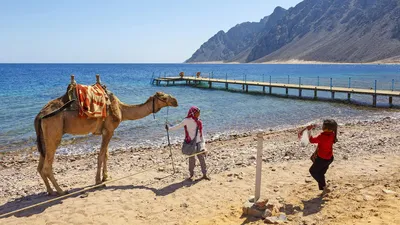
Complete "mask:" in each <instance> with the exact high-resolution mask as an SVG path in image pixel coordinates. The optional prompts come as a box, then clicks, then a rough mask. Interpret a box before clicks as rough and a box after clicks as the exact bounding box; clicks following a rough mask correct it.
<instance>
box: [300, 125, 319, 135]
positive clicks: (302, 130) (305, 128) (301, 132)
mask: <svg viewBox="0 0 400 225" xmlns="http://www.w3.org/2000/svg"><path fill="white" fill-rule="evenodd" d="M316 126H317V125H315V124H311V125H308V126H306V127H304V128H303V129H301V130H300V131H299V132H298V133H297V137H298V138H301V135H302V134H303V132H304V131H305V130H311V129H314V128H315V127H316ZM308 135H309V136H310V135H311V132H310V133H308Z"/></svg>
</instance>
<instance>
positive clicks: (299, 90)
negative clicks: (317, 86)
mask: <svg viewBox="0 0 400 225" xmlns="http://www.w3.org/2000/svg"><path fill="white" fill-rule="evenodd" d="M301 91H302V90H301V89H299V97H300V98H301Z"/></svg>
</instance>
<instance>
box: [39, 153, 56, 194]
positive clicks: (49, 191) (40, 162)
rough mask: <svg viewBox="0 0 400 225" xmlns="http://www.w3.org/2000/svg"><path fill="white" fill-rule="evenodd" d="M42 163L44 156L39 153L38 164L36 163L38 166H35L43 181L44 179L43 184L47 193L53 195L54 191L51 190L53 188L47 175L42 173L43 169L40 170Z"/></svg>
mask: <svg viewBox="0 0 400 225" xmlns="http://www.w3.org/2000/svg"><path fill="white" fill-rule="evenodd" d="M43 164H44V157H43V156H41V155H40V158H39V165H38V167H37V171H38V172H39V174H40V176H41V177H42V179H43V181H44V184H45V185H46V190H47V193H48V194H49V195H53V194H54V191H53V189H52V188H51V187H50V184H49V180H48V179H47V177H46V176H45V175H44V173H43V171H42V169H43Z"/></svg>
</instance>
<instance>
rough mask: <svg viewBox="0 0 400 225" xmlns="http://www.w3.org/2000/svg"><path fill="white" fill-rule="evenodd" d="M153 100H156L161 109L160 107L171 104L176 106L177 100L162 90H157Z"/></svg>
mask: <svg viewBox="0 0 400 225" xmlns="http://www.w3.org/2000/svg"><path fill="white" fill-rule="evenodd" d="M153 97H154V100H155V101H157V105H158V106H159V108H160V109H161V108H162V107H166V106H172V107H177V106H178V101H177V100H176V98H174V97H173V96H172V95H169V94H165V93H163V92H157V93H156V94H155V95H154V96H153Z"/></svg>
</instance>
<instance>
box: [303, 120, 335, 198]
mask: <svg viewBox="0 0 400 225" xmlns="http://www.w3.org/2000/svg"><path fill="white" fill-rule="evenodd" d="M315 127H316V125H310V126H307V127H306V128H304V129H303V130H302V131H304V130H305V129H308V130H311V129H313V128H315ZM337 128H338V125H337V123H336V121H335V120H332V119H328V120H324V122H323V124H322V130H323V132H322V133H320V134H319V135H318V136H316V137H312V136H311V135H310V138H309V140H310V143H314V144H318V146H317V149H316V150H315V152H314V154H313V156H311V160H313V164H312V166H311V167H310V174H311V176H312V177H313V178H314V179H315V180H316V181H317V182H318V187H319V190H323V193H328V192H329V191H330V190H329V189H328V188H327V186H326V182H325V173H326V171H327V170H328V168H329V165H330V164H331V163H332V162H333V159H334V157H333V144H334V143H336V142H337V141H338V139H337Z"/></svg>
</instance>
